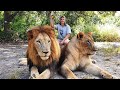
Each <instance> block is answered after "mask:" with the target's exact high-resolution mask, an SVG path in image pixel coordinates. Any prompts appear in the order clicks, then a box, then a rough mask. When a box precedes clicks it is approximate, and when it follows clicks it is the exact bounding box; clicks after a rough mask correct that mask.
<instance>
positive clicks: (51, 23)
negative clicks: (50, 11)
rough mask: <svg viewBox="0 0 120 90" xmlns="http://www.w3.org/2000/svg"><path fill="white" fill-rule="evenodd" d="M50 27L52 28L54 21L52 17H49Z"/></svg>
mask: <svg viewBox="0 0 120 90" xmlns="http://www.w3.org/2000/svg"><path fill="white" fill-rule="evenodd" d="M50 26H51V27H52V28H54V19H53V16H50Z"/></svg>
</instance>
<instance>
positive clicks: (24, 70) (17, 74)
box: [0, 42, 120, 79]
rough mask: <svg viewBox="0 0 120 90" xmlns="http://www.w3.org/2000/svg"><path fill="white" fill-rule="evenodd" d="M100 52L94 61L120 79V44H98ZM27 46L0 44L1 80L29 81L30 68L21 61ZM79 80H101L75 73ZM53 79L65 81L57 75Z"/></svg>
mask: <svg viewBox="0 0 120 90" xmlns="http://www.w3.org/2000/svg"><path fill="white" fill-rule="evenodd" d="M95 45H96V46H97V47H98V49H99V50H98V51H97V52H96V54H95V55H93V57H92V59H93V60H95V61H96V63H95V64H97V65H98V66H100V67H101V68H103V69H105V70H107V71H109V72H110V73H111V74H113V75H115V76H117V77H118V78H120V43H118V42H112V43H110V42H96V43H95ZM26 49H27V44H24V43H22V44H18V45H15V44H0V79H28V78H29V71H28V66H26V65H20V64H19V59H20V58H24V57H25V53H26ZM74 73H75V74H76V75H77V76H78V78H79V79H101V78H99V77H97V76H94V75H91V74H88V73H85V72H82V71H76V72H74ZM53 79H64V77H62V76H61V75H59V74H57V73H56V74H55V75H54V77H53Z"/></svg>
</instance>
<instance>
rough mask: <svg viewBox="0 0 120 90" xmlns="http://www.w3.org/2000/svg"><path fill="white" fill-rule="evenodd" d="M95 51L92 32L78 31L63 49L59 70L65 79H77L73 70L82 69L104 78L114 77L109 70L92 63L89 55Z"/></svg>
mask: <svg viewBox="0 0 120 90" xmlns="http://www.w3.org/2000/svg"><path fill="white" fill-rule="evenodd" d="M95 51H96V48H95V45H94V41H93V38H92V34H91V33H88V34H84V33H83V32H80V33H78V34H77V35H76V36H74V37H73V38H72V39H71V41H70V42H69V43H68V45H67V46H66V47H65V50H63V52H64V53H63V54H64V57H62V59H64V61H63V63H62V66H61V68H60V72H61V74H62V75H63V76H65V77H66V78H67V79H77V78H78V77H77V76H76V75H75V74H74V73H73V71H75V70H83V71H85V72H87V73H91V74H93V75H97V76H101V77H103V78H106V79H112V78H114V77H113V76H112V75H111V74H110V73H109V72H107V71H106V70H103V69H101V68H100V67H98V66H97V65H96V64H93V63H92V60H91V57H90V56H91V55H93V54H94V53H95Z"/></svg>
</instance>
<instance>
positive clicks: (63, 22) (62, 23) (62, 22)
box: [60, 16, 66, 25]
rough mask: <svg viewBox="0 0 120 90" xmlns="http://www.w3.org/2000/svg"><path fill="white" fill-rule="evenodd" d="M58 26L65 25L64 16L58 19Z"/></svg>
mask: <svg viewBox="0 0 120 90" xmlns="http://www.w3.org/2000/svg"><path fill="white" fill-rule="evenodd" d="M60 24H61V25H65V24H66V18H65V16H61V17H60Z"/></svg>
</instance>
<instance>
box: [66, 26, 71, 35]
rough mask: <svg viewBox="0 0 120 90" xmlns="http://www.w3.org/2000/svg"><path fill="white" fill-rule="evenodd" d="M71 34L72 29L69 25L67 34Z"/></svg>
mask: <svg viewBox="0 0 120 90" xmlns="http://www.w3.org/2000/svg"><path fill="white" fill-rule="evenodd" d="M69 33H71V28H70V26H69V25H67V34H69Z"/></svg>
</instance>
